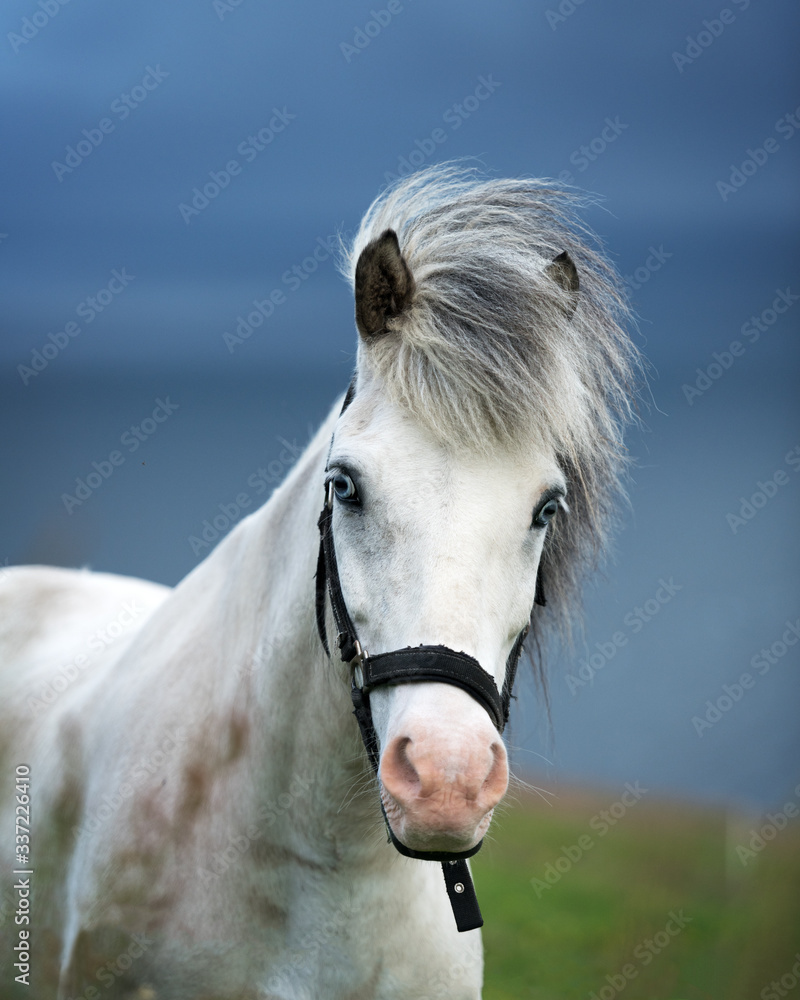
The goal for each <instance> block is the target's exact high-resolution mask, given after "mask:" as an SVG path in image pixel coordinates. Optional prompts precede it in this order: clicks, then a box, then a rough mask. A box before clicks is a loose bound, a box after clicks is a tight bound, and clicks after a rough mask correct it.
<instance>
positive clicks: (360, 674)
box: [350, 639, 369, 691]
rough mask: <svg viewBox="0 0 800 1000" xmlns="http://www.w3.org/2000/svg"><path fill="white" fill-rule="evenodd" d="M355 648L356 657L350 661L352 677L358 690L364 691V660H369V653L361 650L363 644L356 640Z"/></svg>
mask: <svg viewBox="0 0 800 1000" xmlns="http://www.w3.org/2000/svg"><path fill="white" fill-rule="evenodd" d="M353 645H354V646H355V650H356V655H355V656H354V657H353V659H352V660H351V661H350V675H351V677H352V679H353V684H355V686H356V687H357V688H358V690H359V691H363V690H364V670H363V664H364V660H366V659H368V657H369V653H368V652H367V651H366V650H365V649H362V648H361V643H360V642H359V641H358V639H356V640H355V641H354V642H353Z"/></svg>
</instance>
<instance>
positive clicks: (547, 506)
mask: <svg viewBox="0 0 800 1000" xmlns="http://www.w3.org/2000/svg"><path fill="white" fill-rule="evenodd" d="M557 513H558V500H556V499H554V498H551V499H550V500H547V501H545V503H543V504H542V506H541V507H540V508H539V509H538V510H537V511H536V513H535V514H534V515H533V524H532V525H531V527H533V528H546V527H547V525H548V524H549V523H550V522H551V521H552V520H553V518H554V517H555V516H556V514H557Z"/></svg>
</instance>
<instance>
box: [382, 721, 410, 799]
mask: <svg viewBox="0 0 800 1000" xmlns="http://www.w3.org/2000/svg"><path fill="white" fill-rule="evenodd" d="M410 746H411V737H409V736H396V737H395V738H394V739H393V740H391V741H390V743H389V745H388V746H387V747H386V750H385V751H384V753H383V756H382V757H381V770H380V777H381V781H382V782H383V787H384V788H385V789H386V791H387V792H388V793H389V794H390V795H391V796H392V798H393V799H395V801H397V802H401V803H402V802H403V801H404V800H406V799H408V798H409V797H412V796H414V795H415V794H419V791H420V776H419V774H418V773H417V769H416V768H415V767H414V765H413V763H412V762H411V759H410V757H409V747H410Z"/></svg>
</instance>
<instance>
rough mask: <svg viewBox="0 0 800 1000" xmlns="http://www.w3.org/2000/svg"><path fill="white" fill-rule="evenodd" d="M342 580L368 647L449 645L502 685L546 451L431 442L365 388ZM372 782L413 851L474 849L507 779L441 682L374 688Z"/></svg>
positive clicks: (554, 495)
mask: <svg viewBox="0 0 800 1000" xmlns="http://www.w3.org/2000/svg"><path fill="white" fill-rule="evenodd" d="M329 470H330V471H329V475H331V476H333V478H334V491H335V496H336V499H335V501H334V514H333V516H334V529H333V530H334V535H335V538H336V552H337V559H338V563H339V569H340V575H341V583H342V589H343V593H344V597H345V601H346V603H347V606H348V608H349V611H350V614H351V616H352V619H353V622H354V624H355V626H356V629H357V630H358V635H359V638H360V641H361V643H362V645H363V647H364V648H365V649H366V650H368V651H369V652H370V653H371V654H373V655H374V654H376V653H380V652H385V651H389V650H396V649H401V648H404V647H407V646H417V645H420V644H422V645H444V646H448V647H449V648H451V649H454V650H456V651H463V652H465V653H468V654H469V655H471V656H473V657H475V659H477V660H478V662H479V663H480V664H481V666H482V667H483V668H484V669H485V670H486V671H487V672H488V673H490V674H491V675H492V677H493V678H494V681H495V683H496V684H497V686H498V689H502V686H503V680H504V676H505V666H506V660H507V657H508V654H509V652H510V650H511V647H512V645H513V643H514V641H515V639H516V637H517V636H518V634H519V632H520V631H521V630H522V629H523V628H524V627H525V625H526V623H527V621H528V617H529V615H530V610H531V607H532V605H533V601H534V596H535V592H536V577H537V570H538V564H539V559H540V556H541V552H542V545H543V543H544V538H545V534H546V532H547V530H548V529H547V521H548V520H549V519H550V518H551V517H552V516H553V515H554V514H555V513H556V512H557V510H558V497H559V496H560V495H563V493H564V492H565V485H564V479H563V475H562V474H561V472H560V471H559V469H558V467H557V465H556V463H555V460H554V458H553V456H551V455H548V454H544V453H537V451H536V449H535V448H531V451H530V454H529V455H528V456H527V458H526V460H525V461H521V460H520V457H519V455H517V456H512V455H511V454H503V453H497V454H494V455H491V456H486V455H475V454H469V453H465V452H463V451H461V450H458V449H451V448H448V447H446V446H444V445H442V444H440V443H437V442H436V441H434V440H433V439H432V437H431V436H430V434H429V433H427V432H426V431H425V430H424V429H423V428H421V427H419V426H418V425H417V424H415V422H414V421H413V420H412V419H411V418H410V417H409V416H408V414H406V413H405V412H403V411H401V410H400V409H399V408H398V407H397V406H394V405H392V404H391V403H390V402H389V401H387V400H386V399H385V398H384V397H383V396H382V395H381V394H380V392H379V391H377V390H374V391H370V389H369V387H368V386H363V385H362V384H360V385H359V391H358V392H357V394H356V397H355V399H354V401H353V403H352V404H351V405H350V407H349V408H348V409H347V410H346V411H345V413H344V414H343V416H342V417H341V419H340V421H339V424H338V426H337V430H336V434H335V437H334V442H333V448H332V451H331V455H330V460H329ZM370 699H371V704H372V712H373V720H374V724H375V729H376V732H377V734H378V738H379V742H380V770H379V779H380V786H381V796H382V800H383V803H384V809H385V811H386V815H387V817H388V819H389V822H390V824H391V826H392V830H393V832H394V834H395V836H396V837H397V838H398V839H399V840H400V841H401V842H402V843H404V844H405V845H406V846H407V847H409V848H411V849H413V850H420V851H464V850H468V849H469V848H471V847H472V846H474V845H475V844H477V842H478V841H479V840H480V839H481V837H482V836H483V835H484V833H485V831H486V829H487V827H488V825H489V823H490V821H491V816H492V810H493V809H494V807H495V806H496V805H497V803H498V802H499V801H500V799H501V798H502V797H503V795H504V793H505V791H506V787H507V784H508V762H507V758H506V752H505V747H504V745H503V742H502V740H501V738H500V735H499V733H498V732H497V730H496V729H495V727H494V725H493V723H492V720H491V718H490V717H489V715H488V714H487V712H486V711H485V709H484V708H483V707H482V706H481V705H480V704H479V703H478V702H477V701H476V700H475V699H474V698H473V697H472V696H471V695H470V694H468V693H467V692H465V691H463V690H461V689H460V688H458V687H454V686H452V685H450V684H440V683H428V682H424V683H410V684H397V685H385V686H382V687H378V688H376V689H375V690H374V691H372V692H371V694H370Z"/></svg>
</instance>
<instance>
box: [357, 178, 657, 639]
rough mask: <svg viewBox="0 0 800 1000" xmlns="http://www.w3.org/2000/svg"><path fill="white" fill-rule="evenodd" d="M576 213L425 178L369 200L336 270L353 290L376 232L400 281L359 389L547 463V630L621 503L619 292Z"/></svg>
mask: <svg viewBox="0 0 800 1000" xmlns="http://www.w3.org/2000/svg"><path fill="white" fill-rule="evenodd" d="M589 202H590V199H587V198H586V197H583V196H580V195H577V194H575V193H573V192H572V191H570V190H567V189H565V188H563V187H559V186H558V185H556V184H554V183H552V182H549V181H544V180H485V179H482V178H481V177H480V176H478V175H477V173H476V172H475V171H474V170H470V169H464V168H463V167H461V166H458V165H453V164H444V165H441V166H437V167H431V168H429V169H427V170H424V171H421V172H419V173H417V174H414V175H412V176H411V177H409V178H406V179H404V180H401V181H400V182H399V183H397V184H395V185H394V186H393V187H391V188H389V189H388V190H387V191H385V192H384V193H383V194H381V195H380V196H379V197H378V198H377V199H376V200H375V201H374V202H373V204H372V205H371V206H370V208H369V210H368V211H367V213H366V215H365V217H364V219H363V221H362V223H361V227H360V229H359V231H358V233H357V234H356V236H355V239H354V240H353V243H352V245H351V246H350V248H349V249H348V250H347V252H346V254H345V257H344V261H343V266H342V270H343V271H344V273H345V275H346V276H347V277H348V278H349V280H350V281H351V283H352V282H354V278H355V269H356V264H357V262H358V259H359V257H360V255H361V253H362V251H363V250H364V248H365V247H366V246H367V245H368V244H369V243H371V242H372V241H374V240H376V239H377V238H378V237H379V236H381V234H383V233H385V231H386V230H387V229H391V230H394V232H395V233H396V234H397V237H398V241H399V246H400V250H401V252H402V255H403V258H404V260H405V262H406V264H407V265H408V268H409V269H410V272H411V274H412V276H413V281H414V292H413V295H412V297H411V301H410V303H409V304H408V306H407V307H406V308H405V309H404V311H403V312H402V313H401V314H400V315H397V316H394V317H392V318H390V319H388V320H387V323H386V331H385V332H384V333H380V334H378V335H376V336H374V337H372V338H369V341H368V342H366V341H365V340H364V339H362V340H361V342H360V344H359V351H358V366H357V367H358V376H359V378H363V379H364V380H365V381H367V380H368V381H370V382H376V383H377V384H378V385H379V386H380V390H381V391H382V392H385V393H386V394H387V395H388V397H389V398H390V399H392V400H393V401H394V402H396V403H397V404H399V405H400V406H402V407H403V408H404V409H405V410H406V411H408V412H409V413H410V414H411V415H412V416H413V417H414V419H416V420H418V421H419V422H420V423H421V424H423V425H424V426H426V427H427V429H428V430H429V431H430V432H431V433H432V434H433V435H434V436H435V437H436V438H437V439H439V440H441V441H443V442H446V443H447V444H448V445H450V446H452V447H454V448H466V449H470V450H477V451H482V452H487V451H491V450H492V449H494V448H496V447H498V446H500V447H503V448H507V449H508V448H511V449H513V450H515V451H517V452H519V453H520V455H521V456H524V454H525V452H526V450H528V451H529V450H530V447H531V444H532V443H534V442H535V443H536V445H537V446H538V447H540V448H541V447H544V448H546V449H548V450H550V451H551V452H552V453H553V454H555V455H556V456H557V458H558V460H559V462H560V463H561V465H562V468H563V469H564V472H565V474H566V475H567V477H568V480H569V503H570V508H571V510H572V514H571V516H569V517H566V518H563V519H562V520H561V522H560V523H559V524H558V526H557V528H556V530H554V531H553V532H552V533H551V535H550V537H549V538H548V543H547V545H546V548H545V552H544V554H543V557H542V558H543V566H544V572H545V576H546V578H547V580H548V590H549V593H548V598H549V600H550V602H551V604H552V605H553V606H554V609H555V611H556V616H557V617H558V618H560V619H561V621H562V623H566V622H568V620H569V618H570V608H571V606H574V603H575V602H574V598H575V596H576V593H575V592H576V590H577V589H578V588H579V586H580V582H581V580H582V578H583V576H584V573H585V571H586V570H587V569H588V568H589V567H590V566H591V565H593V564H594V563H595V562H596V561H597V558H598V557H599V556H600V555H601V554H602V552H603V551H604V550H605V548H606V545H607V541H608V538H609V533H610V528H611V526H612V524H613V522H614V520H615V518H614V513H615V511H616V510H617V508H618V499H619V498H620V497H621V496H622V495H623V491H622V488H621V481H622V478H623V473H624V471H625V467H626V464H627V455H626V452H625V449H624V445H623V428H624V426H625V424H626V423H628V422H629V421H630V420H631V419H632V417H633V406H634V398H635V393H636V389H637V386H638V384H639V382H640V372H641V364H640V361H639V355H638V352H637V350H636V348H635V347H634V346H633V344H632V343H631V340H630V339H629V337H628V335H627V334H626V332H625V329H624V327H625V325H626V324H627V323H629V322H630V318H631V317H630V313H629V309H628V306H627V302H626V299H625V296H624V294H623V292H622V289H621V286H620V283H619V280H618V278H617V276H616V273H615V271H614V269H613V268H612V267H611V266H610V264H609V263H608V262H607V260H606V259H605V257H604V255H603V252H602V249H601V248H600V246H599V243H598V241H597V239H596V237H594V235H593V234H592V233H591V231H590V230H588V229H587V228H586V227H585V226H584V225H583V224H582V223H581V222H580V221H579V220H578V219H577V217H576V214H575V213H576V210H577V209H579V208H580V207H582V206H585V205H586V204H588V203H589ZM565 250H566V251H567V252H568V254H569V255H570V257H571V258H572V260H573V261H574V263H575V265H576V267H577V271H578V276H579V280H580V291H579V293H578V299H577V302H578V305H577V309H576V310H574V312H573V309H574V303H573V302H572V301H571V294H570V292H569V290H568V289H565V288H563V287H562V285H561V284H559V283H558V282H557V281H555V280H554V279H553V276H552V274H551V273H548V270H547V268H548V265H549V264H551V262H552V261H553V260H554V259H555V258H556V257H557V256H558V255H559V254H561V253H563V251H565Z"/></svg>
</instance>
